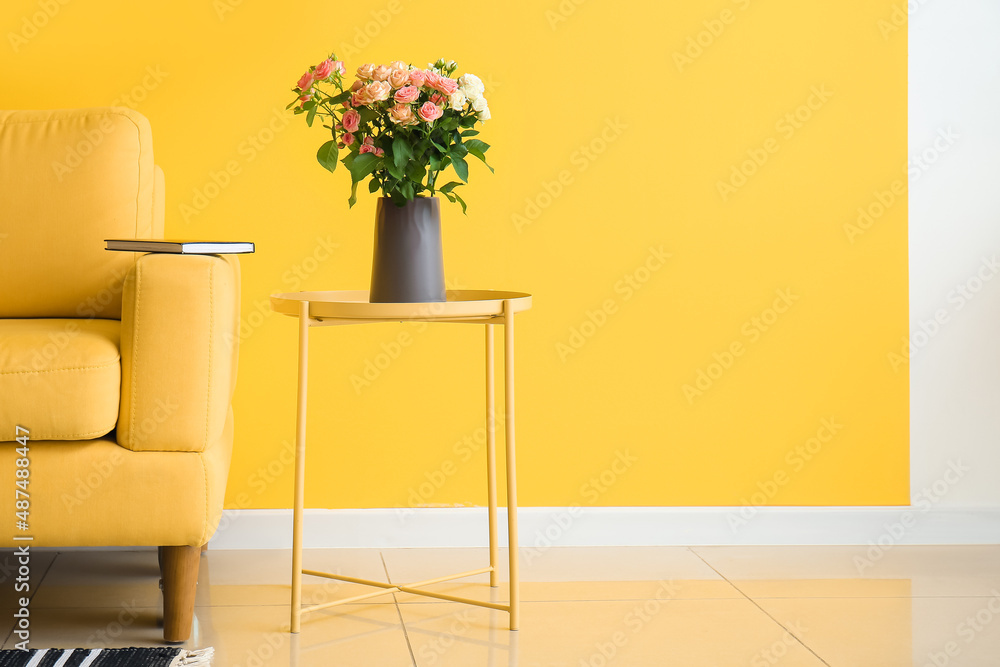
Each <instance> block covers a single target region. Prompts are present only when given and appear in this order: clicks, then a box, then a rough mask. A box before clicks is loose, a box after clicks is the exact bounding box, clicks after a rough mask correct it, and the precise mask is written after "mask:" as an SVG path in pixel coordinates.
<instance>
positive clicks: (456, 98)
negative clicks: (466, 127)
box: [448, 90, 466, 109]
mask: <svg viewBox="0 0 1000 667" xmlns="http://www.w3.org/2000/svg"><path fill="white" fill-rule="evenodd" d="M465 102H466V99H465V93H463V92H462V91H461V90H456V91H455V92H453V93H452V94H451V95H450V96H449V97H448V106H450V107H451V108H452V109H461V108H462V107H464V106H465Z"/></svg>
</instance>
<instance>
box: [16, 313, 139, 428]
mask: <svg viewBox="0 0 1000 667" xmlns="http://www.w3.org/2000/svg"><path fill="white" fill-rule="evenodd" d="M120 326H121V323H120V322H118V321H117V320H78V319H37V320H5V319H0V396H2V397H3V399H2V400H0V441H11V440H14V439H15V435H16V434H15V426H17V425H21V426H23V427H25V428H27V429H29V430H30V431H31V437H32V438H33V439H34V438H38V439H45V440H87V439H91V438H97V437H100V436H102V435H105V434H107V433H109V432H110V431H111V430H112V429H113V428H114V427H115V422H116V421H117V420H118V401H119V396H120V392H121V386H120V385H121V362H120V358H119V355H118V332H119V328H120Z"/></svg>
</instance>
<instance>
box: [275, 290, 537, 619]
mask: <svg viewBox="0 0 1000 667" xmlns="http://www.w3.org/2000/svg"><path fill="white" fill-rule="evenodd" d="M530 307H531V295H529V294H524V293H520V292H499V291H496V292H495V291H492V290H456V291H449V292H448V296H447V301H445V302H442V303H368V292H366V291H361V290H343V291H333V292H293V293H287V294H274V295H272V296H271V308H272V309H273V310H274V311H275V312H279V313H283V314H286V315H291V316H294V317H298V318H299V355H298V400H297V405H296V423H295V500H294V507H295V510H294V523H293V532H292V601H291V632H293V633H297V632H299V628H300V623H301V618H302V614H306V613H309V612H313V611H319V610H321V609H327V608H329V607H334V606H337V605H342V604H348V603H351V602H358V601H361V600H366V599H369V598H374V597H377V596H380V595H387V594H389V593H412V594H414V595H423V596H426V597H431V598H437V599H439V600H447V601H451V602H461V603H464V604H471V605H476V606H479V607H487V608H490V609H497V610H500V611H506V612H509V614H510V629H511V630H517V629H518V622H519V611H520V595H519V584H518V582H519V578H518V550H517V544H518V541H517V472H516V464H515V457H514V314H515V313H517V312H521V311H524V310H527V309H528V308H530ZM393 321H414V322H451V323H466V324H484V325H485V326H486V416H487V417H486V421H487V424H486V461H487V463H486V475H487V496H488V504H489V542H490V564H489V566H488V567H482V568H479V569H476V570H470V571H468V572H460V573H458V574H452V575H447V576H443V577H437V578H435V579H428V580H426V581H419V582H415V583H411V584H389V583H386V582H381V581H373V580H370V579H359V578H356V577H348V576H344V575H340V574H333V573H330V572H320V571H317V570H304V569H302V519H303V517H302V514H303V505H304V502H305V454H306V417H307V396H306V390H307V388H308V372H309V329H310V328H312V327H322V326H344V325H351V324H365V323H372V322H393ZM499 324H502V325H503V327H504V389H505V400H504V428H505V450H506V463H507V465H506V482H507V541H508V552H509V554H508V555H509V559H508V575H509V582H510V603H509V604H499V603H495V602H483V601H480V600H473V599H470V598H464V597H459V596H456V595H446V594H444V593H437V592H433V591H428V590H424V589H423V587H424V586H429V585H431V584H436V583H440V582H443V581H451V580H453V579H461V578H463V577H470V576H473V575H476V574H483V573H486V572H489V573H490V586H491V587H494V588H495V587H496V586H498V585H499V579H500V577H499V560H500V547H499V542H498V538H497V480H496V419H495V415H496V407H495V402H496V397H495V393H496V392H495V389H494V386H495V372H494V361H493V347H494V343H493V339H494V335H493V327H494V326H496V325H499ZM303 574H307V575H310V576H315V577H324V578H327V579H336V580H339V581H346V582H349V583H353V584H362V585H365V586H372V587H375V588H378V589H379V590H377V591H373V592H371V593H365V594H362V595H355V596H353V597H349V598H343V599H340V600H334V601H333V602H326V603H324V604H316V605H311V606H307V607H303V606H302V575H303Z"/></svg>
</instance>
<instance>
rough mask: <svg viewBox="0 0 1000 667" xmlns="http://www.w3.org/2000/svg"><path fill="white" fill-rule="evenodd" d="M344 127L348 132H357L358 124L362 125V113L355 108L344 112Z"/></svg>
mask: <svg viewBox="0 0 1000 667" xmlns="http://www.w3.org/2000/svg"><path fill="white" fill-rule="evenodd" d="M343 123H344V129H345V130H347V131H348V132H357V131H358V126H359V125H361V114H359V113H358V112H357V111H355V110H354V109H349V110H347V111H345V112H344V120H343Z"/></svg>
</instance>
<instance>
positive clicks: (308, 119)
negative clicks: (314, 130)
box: [306, 105, 319, 127]
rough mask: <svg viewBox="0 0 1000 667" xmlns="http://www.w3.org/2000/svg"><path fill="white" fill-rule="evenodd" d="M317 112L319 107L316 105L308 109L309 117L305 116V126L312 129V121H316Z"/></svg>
mask: <svg viewBox="0 0 1000 667" xmlns="http://www.w3.org/2000/svg"><path fill="white" fill-rule="evenodd" d="M317 111H319V107H318V106H316V105H313V107H312V108H311V109H309V115H307V116H306V125H308V126H309V127H312V124H313V121H314V120H316V112H317Z"/></svg>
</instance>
